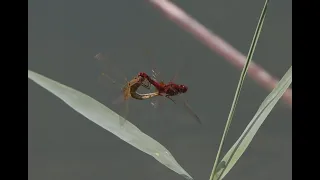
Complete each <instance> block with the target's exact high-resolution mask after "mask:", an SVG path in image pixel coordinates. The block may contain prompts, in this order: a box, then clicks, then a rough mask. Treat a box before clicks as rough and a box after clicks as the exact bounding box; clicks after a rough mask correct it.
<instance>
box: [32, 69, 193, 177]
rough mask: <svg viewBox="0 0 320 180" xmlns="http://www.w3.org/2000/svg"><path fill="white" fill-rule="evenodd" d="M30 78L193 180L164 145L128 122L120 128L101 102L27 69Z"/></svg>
mask: <svg viewBox="0 0 320 180" xmlns="http://www.w3.org/2000/svg"><path fill="white" fill-rule="evenodd" d="M28 78H29V79H31V80H33V81H34V82H36V83H37V84H39V85H40V86H42V87H43V88H45V89H47V90H48V91H50V92H51V93H53V94H54V95H56V96H57V97H58V98H60V99H61V100H62V101H64V102H65V103H66V104H68V105H69V106H70V107H71V108H73V109H74V110H75V111H77V112H79V113H80V114H82V115H83V116H85V117H86V118H88V119H89V120H91V121H92V122H94V123H96V124H97V125H99V126H101V127H102V128H104V129H106V130H108V131H110V132H111V133H113V134H114V135H116V136H118V137H119V138H120V139H122V140H123V141H125V142H127V143H129V144H131V145H132V146H134V147H135V148H137V149H139V150H141V151H143V152H145V153H147V154H149V155H150V156H152V157H154V158H155V159H156V160H158V161H159V162H160V163H162V164H163V165H165V166H166V167H168V168H169V169H171V170H173V171H174V172H176V173H178V174H180V175H182V176H183V177H185V178H186V179H189V180H191V179H192V177H191V176H190V175H189V174H188V173H187V172H186V171H185V170H184V169H183V168H182V167H181V166H180V165H179V164H178V162H177V161H176V160H175V159H174V157H173V156H172V155H171V153H170V152H169V151H168V150H167V149H166V148H165V147H164V146H162V145H161V144H160V143H159V142H157V141H156V140H154V139H152V138H151V137H149V136H148V135H146V134H145V133H143V132H142V131H140V130H139V129H138V128H137V127H136V126H135V125H133V124H132V123H130V122H129V121H126V123H125V124H123V125H121V123H120V116H119V115H118V114H117V113H115V112H113V111H112V110H111V109H109V108H107V107H106V106H104V105H103V104H101V103H100V102H98V101H96V100H95V99H93V98H91V97H90V96H88V95H86V94H83V93H81V92H79V91H77V90H74V89H72V88H70V87H67V86H65V85H63V84H60V83H58V82H56V81H53V80H51V79H49V78H46V77H44V76H42V75H40V74H37V73H35V72H33V71H30V70H28ZM137 163H140V162H137Z"/></svg>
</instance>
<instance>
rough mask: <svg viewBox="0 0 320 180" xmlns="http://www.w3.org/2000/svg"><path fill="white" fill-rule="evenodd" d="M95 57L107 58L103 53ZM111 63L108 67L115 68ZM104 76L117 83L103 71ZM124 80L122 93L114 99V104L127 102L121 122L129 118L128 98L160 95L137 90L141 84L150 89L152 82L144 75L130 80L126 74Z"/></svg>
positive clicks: (148, 97)
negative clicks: (142, 92) (141, 92)
mask: <svg viewBox="0 0 320 180" xmlns="http://www.w3.org/2000/svg"><path fill="white" fill-rule="evenodd" d="M95 58H96V59H98V60H99V62H104V60H106V58H104V57H103V55H102V54H101V53H99V54H97V55H96V56H95ZM110 64H111V63H110ZM110 64H107V66H106V67H109V68H112V69H113V70H115V67H112V66H111V65H110ZM110 72H111V70H108V73H110ZM118 72H119V71H118ZM102 76H103V77H106V78H107V79H108V80H110V81H111V82H112V83H113V84H117V82H116V81H115V80H114V79H113V78H112V77H111V76H109V75H108V74H106V73H102ZM124 80H125V83H124V84H123V85H120V86H121V91H122V93H121V95H120V96H119V97H118V98H117V99H116V100H115V101H113V104H121V103H123V102H125V109H124V110H123V112H122V113H121V115H122V116H123V118H122V117H120V122H121V124H123V123H124V122H125V120H126V118H127V115H128V113H129V104H128V100H129V99H130V98H133V99H137V100H146V99H150V98H152V97H155V96H158V95H159V93H158V92H153V93H146V94H140V93H138V92H137V90H138V89H139V87H141V86H142V87H144V88H146V89H150V83H149V82H148V81H147V80H146V79H145V78H144V77H142V76H139V75H137V76H136V77H134V78H133V79H132V80H130V81H128V80H127V78H126V76H124Z"/></svg>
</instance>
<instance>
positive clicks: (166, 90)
mask: <svg viewBox="0 0 320 180" xmlns="http://www.w3.org/2000/svg"><path fill="white" fill-rule="evenodd" d="M153 72H155V71H154V70H153ZM139 76H141V77H143V78H145V79H147V80H148V81H149V82H150V83H151V84H152V85H153V86H154V87H155V88H156V89H157V90H158V92H159V95H160V96H164V97H166V98H168V99H170V100H171V101H172V102H173V103H176V102H175V100H173V99H172V98H171V97H172V96H178V95H180V94H184V93H186V92H187V91H188V87H187V86H185V85H183V84H176V83H174V82H173V80H171V81H170V82H169V83H168V84H165V83H164V82H157V81H156V80H155V79H152V78H151V77H150V76H149V75H147V74H146V73H144V72H140V73H139ZM154 77H156V75H154ZM180 97H181V98H182V96H180ZM182 100H183V104H184V107H186V108H187V110H188V112H189V113H190V114H191V115H192V117H193V118H194V119H195V120H197V121H198V123H200V124H202V123H201V120H200V118H199V116H198V115H197V114H196V113H195V112H194V111H193V110H192V108H191V106H190V105H189V103H188V102H187V101H186V100H185V99H184V98H182Z"/></svg>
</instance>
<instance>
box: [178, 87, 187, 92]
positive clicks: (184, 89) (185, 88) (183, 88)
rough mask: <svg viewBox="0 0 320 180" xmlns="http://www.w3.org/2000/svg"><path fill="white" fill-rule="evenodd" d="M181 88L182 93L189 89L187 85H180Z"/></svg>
mask: <svg viewBox="0 0 320 180" xmlns="http://www.w3.org/2000/svg"><path fill="white" fill-rule="evenodd" d="M179 90H180V92H182V93H186V92H187V91H188V87H187V86H185V85H179Z"/></svg>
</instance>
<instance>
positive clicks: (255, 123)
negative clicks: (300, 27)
mask: <svg viewBox="0 0 320 180" xmlns="http://www.w3.org/2000/svg"><path fill="white" fill-rule="evenodd" d="M291 82H292V66H291V67H290V69H289V70H288V71H287V73H286V74H285V75H284V76H283V77H282V79H281V80H280V81H279V83H278V85H277V86H276V87H275V89H274V90H273V91H272V92H271V93H270V94H269V95H268V96H267V98H266V99H265V100H264V101H263V102H262V104H261V105H260V107H259V109H258V111H257V113H256V114H255V115H254V117H253V118H252V120H251V121H250V123H249V124H248V126H247V127H246V129H245V130H244V132H243V133H242V135H241V136H240V138H239V139H238V140H237V141H236V143H235V144H234V145H233V146H232V147H231V149H230V150H229V151H228V152H227V154H226V155H225V156H224V158H223V159H222V161H221V162H220V163H219V165H218V167H219V168H218V169H217V171H216V174H215V176H214V179H222V178H223V177H224V176H225V175H226V174H227V173H228V172H229V171H230V169H231V168H232V167H233V166H234V165H235V163H236V162H237V161H238V159H239V158H240V157H241V155H242V154H243V152H244V151H245V150H246V149H247V147H248V146H249V143H250V142H251V141H252V139H253V137H254V136H255V134H256V133H257V131H258V129H259V128H260V126H261V124H262V123H263V122H264V120H265V119H266V118H267V116H268V115H269V113H270V111H271V110H272V109H273V107H274V106H275V105H276V103H277V102H278V100H279V99H280V98H281V96H282V95H283V94H284V92H286V90H287V88H288V87H289V86H290V84H291ZM220 177H221V178H220Z"/></svg>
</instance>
